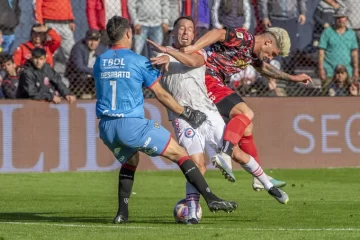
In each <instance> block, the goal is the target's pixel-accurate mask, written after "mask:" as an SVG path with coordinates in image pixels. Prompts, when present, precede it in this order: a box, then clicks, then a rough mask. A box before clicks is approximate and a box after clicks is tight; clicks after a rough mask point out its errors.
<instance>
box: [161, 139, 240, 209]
mask: <svg viewBox="0 0 360 240" xmlns="http://www.w3.org/2000/svg"><path fill="white" fill-rule="evenodd" d="M162 156H164V157H166V158H168V159H170V160H171V161H173V162H175V163H177V164H178V165H179V167H180V169H181V171H182V172H183V173H184V175H185V177H186V179H187V180H188V182H189V183H191V184H192V185H193V186H194V187H195V188H196V189H197V190H198V191H199V192H200V194H201V195H202V196H203V197H204V199H205V201H206V203H207V205H208V208H209V210H210V211H212V212H216V211H219V210H222V211H225V212H232V211H234V210H235V209H236V208H237V203H236V202H231V201H225V200H223V199H220V198H218V197H217V196H216V195H215V194H214V193H212V192H211V190H210V188H209V186H208V184H207V183H206V181H205V179H204V177H203V175H202V174H201V172H200V171H199V169H198V168H197V167H196V165H195V163H194V162H193V161H192V160H191V159H190V157H189V156H188V155H187V152H186V150H185V149H184V148H182V147H181V146H180V145H179V144H178V143H177V142H176V141H175V140H174V139H172V138H171V140H170V142H169V145H168V146H167V148H166V149H165V152H164V153H162Z"/></svg>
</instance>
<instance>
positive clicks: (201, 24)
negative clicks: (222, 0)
mask: <svg viewBox="0 0 360 240" xmlns="http://www.w3.org/2000/svg"><path fill="white" fill-rule="evenodd" d="M188 1H190V0H188ZM191 3H192V17H193V19H194V21H195V26H196V29H195V34H196V39H199V38H200V37H202V36H203V35H204V34H205V33H207V31H209V29H210V25H211V24H210V22H211V21H210V15H211V14H210V12H211V6H212V4H213V0H209V1H208V0H198V1H191Z"/></svg>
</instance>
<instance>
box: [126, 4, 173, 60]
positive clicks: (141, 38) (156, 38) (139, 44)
mask: <svg viewBox="0 0 360 240" xmlns="http://www.w3.org/2000/svg"><path fill="white" fill-rule="evenodd" d="M128 7H129V13H130V17H131V20H132V22H133V24H134V28H135V36H134V51H135V52H136V53H137V54H141V53H142V51H143V49H144V46H145V43H146V39H147V38H149V39H150V40H152V41H153V42H155V43H157V44H162V42H163V36H164V35H163V34H164V33H166V32H167V31H168V27H169V25H168V24H169V0H146V1H143V0H131V1H129V2H128ZM155 55H156V53H155V52H154V51H152V50H151V52H150V57H152V56H155Z"/></svg>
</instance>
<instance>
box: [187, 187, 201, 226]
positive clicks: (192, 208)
mask: <svg viewBox="0 0 360 240" xmlns="http://www.w3.org/2000/svg"><path fill="white" fill-rule="evenodd" d="M199 200H200V193H199V192H198V190H197V189H196V188H195V187H194V186H193V185H191V183H189V182H186V205H187V207H188V218H189V219H191V218H196V219H197V216H196V211H197V206H198V204H199Z"/></svg>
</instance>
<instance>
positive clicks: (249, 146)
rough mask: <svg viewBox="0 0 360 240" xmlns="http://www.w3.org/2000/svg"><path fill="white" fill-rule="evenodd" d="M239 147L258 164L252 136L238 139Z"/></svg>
mask: <svg viewBox="0 0 360 240" xmlns="http://www.w3.org/2000/svg"><path fill="white" fill-rule="evenodd" d="M239 147H240V149H241V150H243V151H244V152H245V153H247V154H249V155H250V156H252V157H253V158H255V160H256V162H257V163H259V164H260V160H259V156H258V152H257V149H256V145H255V142H254V138H253V136H252V135H250V136H243V137H242V138H241V139H240V143H239Z"/></svg>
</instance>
